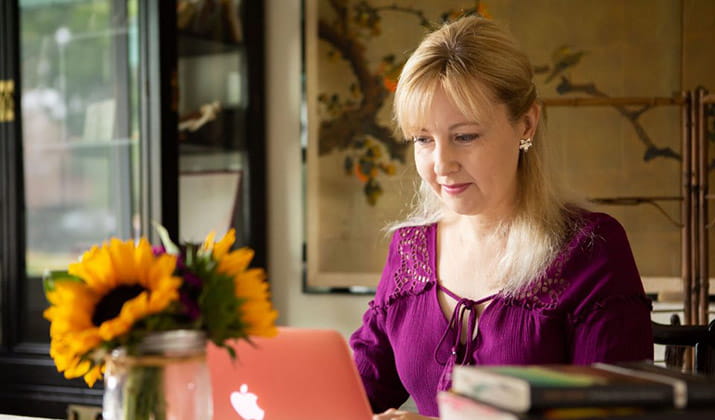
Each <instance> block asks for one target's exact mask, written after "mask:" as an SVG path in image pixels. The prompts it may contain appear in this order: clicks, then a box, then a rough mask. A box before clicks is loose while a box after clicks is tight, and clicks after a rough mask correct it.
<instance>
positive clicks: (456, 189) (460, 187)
mask: <svg viewBox="0 0 715 420" xmlns="http://www.w3.org/2000/svg"><path fill="white" fill-rule="evenodd" d="M469 185H470V184H469V183H467V184H451V185H445V184H442V191H444V192H446V193H447V194H452V195H457V194H460V193H461V192H462V191H464V190H466V189H467V188H469Z"/></svg>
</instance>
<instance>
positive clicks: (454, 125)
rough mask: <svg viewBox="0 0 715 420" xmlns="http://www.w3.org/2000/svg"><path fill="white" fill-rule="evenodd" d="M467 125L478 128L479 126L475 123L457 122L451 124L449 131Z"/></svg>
mask: <svg viewBox="0 0 715 420" xmlns="http://www.w3.org/2000/svg"><path fill="white" fill-rule="evenodd" d="M468 125H474V126H479V125H480V124H479V123H478V122H476V121H465V122H459V123H456V124H452V125H450V126H449V129H450V130H454V129H455V128H460V127H464V126H468Z"/></svg>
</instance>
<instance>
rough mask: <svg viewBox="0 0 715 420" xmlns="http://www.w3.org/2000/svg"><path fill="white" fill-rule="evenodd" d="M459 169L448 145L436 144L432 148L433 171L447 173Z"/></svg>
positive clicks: (440, 173) (439, 173)
mask: <svg viewBox="0 0 715 420" xmlns="http://www.w3.org/2000/svg"><path fill="white" fill-rule="evenodd" d="M458 170H459V162H457V159H456V157H455V155H454V153H453V151H452V150H451V148H450V147H449V146H437V147H435V149H434V172H435V174H437V175H448V174H450V173H453V172H456V171H458Z"/></svg>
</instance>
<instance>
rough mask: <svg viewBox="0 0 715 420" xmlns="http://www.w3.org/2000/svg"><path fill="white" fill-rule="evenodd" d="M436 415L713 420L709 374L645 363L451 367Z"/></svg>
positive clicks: (714, 396)
mask: <svg viewBox="0 0 715 420" xmlns="http://www.w3.org/2000/svg"><path fill="white" fill-rule="evenodd" d="M437 401H438V404H439V410H440V420H473V419H477V420H546V419H567V420H568V419H579V420H585V419H614V420H615V419H623V420H636V419H638V420H641V419H642V420H646V419H647V420H715V378H714V377H707V376H700V375H692V374H686V373H681V372H679V371H676V370H673V369H669V368H664V367H660V366H656V365H653V364H651V363H648V362H634V363H622V364H603V363H597V364H594V365H591V366H575V365H543V366H482V367H477V366H455V368H454V372H453V374H452V389H451V391H443V392H440V393H439V394H438V396H437Z"/></svg>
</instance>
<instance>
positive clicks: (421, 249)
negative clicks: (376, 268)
mask: <svg viewBox="0 0 715 420" xmlns="http://www.w3.org/2000/svg"><path fill="white" fill-rule="evenodd" d="M436 228H437V226H436V224H434V223H433V224H427V225H418V226H402V227H399V228H397V229H395V230H394V231H393V233H392V240H391V241H390V248H389V252H388V256H387V262H386V263H385V268H384V269H383V272H382V278H381V279H380V284H379V285H378V290H377V294H376V296H375V299H374V301H373V302H374V305H376V306H381V307H384V306H388V305H390V304H392V303H394V302H395V301H397V300H400V299H402V298H405V297H407V296H415V295H418V294H421V293H422V292H424V291H425V290H427V289H429V288H430V287H432V286H433V285H434V283H435V282H436V273H435V271H434V267H435V265H434V257H435V243H436V242H435V241H436V236H435V235H436Z"/></svg>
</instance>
